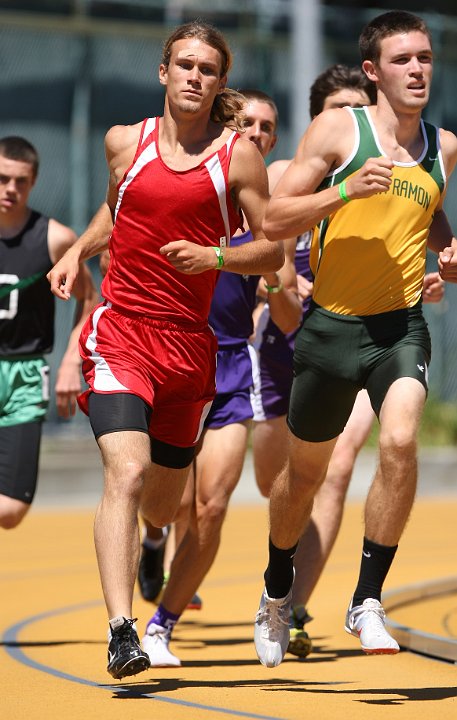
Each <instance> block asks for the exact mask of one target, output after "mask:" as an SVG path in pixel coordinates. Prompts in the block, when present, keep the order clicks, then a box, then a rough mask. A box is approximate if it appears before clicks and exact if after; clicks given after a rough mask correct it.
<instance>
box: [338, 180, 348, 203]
mask: <svg viewBox="0 0 457 720" xmlns="http://www.w3.org/2000/svg"><path fill="white" fill-rule="evenodd" d="M338 192H339V194H340V198H341V199H342V200H344V202H345V203H348V202H351V198H350V197H348V196H347V193H346V180H343V182H340V184H339V185H338Z"/></svg>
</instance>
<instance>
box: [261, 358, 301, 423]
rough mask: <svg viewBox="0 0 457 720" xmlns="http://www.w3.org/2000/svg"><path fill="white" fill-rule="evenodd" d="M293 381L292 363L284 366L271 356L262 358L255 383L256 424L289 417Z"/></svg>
mask: <svg viewBox="0 0 457 720" xmlns="http://www.w3.org/2000/svg"><path fill="white" fill-rule="evenodd" d="M292 380H293V370H292V363H291V364H290V365H289V364H284V363H281V362H277V361H276V360H273V359H272V358H271V357H269V356H265V355H261V356H260V360H259V373H258V376H257V378H256V382H255V405H254V420H255V421H256V422H262V421H263V420H271V419H272V418H276V417H281V416H282V415H287V411H288V409H289V396H290V389H291V387H292Z"/></svg>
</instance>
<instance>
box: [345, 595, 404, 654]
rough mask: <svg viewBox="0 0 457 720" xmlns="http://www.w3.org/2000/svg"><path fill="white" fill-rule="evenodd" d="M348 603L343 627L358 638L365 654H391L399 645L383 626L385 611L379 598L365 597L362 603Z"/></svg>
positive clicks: (396, 650)
mask: <svg viewBox="0 0 457 720" xmlns="http://www.w3.org/2000/svg"><path fill="white" fill-rule="evenodd" d="M351 606H352V600H351V604H350V605H349V608H348V611H347V615H346V623H345V626H344V629H345V630H346V632H348V633H349V634H350V635H354V636H355V637H358V638H359V639H360V642H361V645H362V650H363V652H365V653H367V655H393V654H395V653H397V652H399V650H400V647H399V645H398V643H397V641H396V640H394V638H393V637H392V636H391V635H389V633H388V632H387V630H386V628H385V622H386V613H385V611H384V608H383V607H382V605H381V603H380V602H379V600H374V599H373V598H367V599H366V600H364V601H363V603H362V605H356V606H355V607H351Z"/></svg>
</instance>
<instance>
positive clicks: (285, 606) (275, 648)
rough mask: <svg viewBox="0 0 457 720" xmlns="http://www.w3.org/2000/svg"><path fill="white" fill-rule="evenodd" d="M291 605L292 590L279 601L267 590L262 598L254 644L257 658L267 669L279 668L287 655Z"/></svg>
mask: <svg viewBox="0 0 457 720" xmlns="http://www.w3.org/2000/svg"><path fill="white" fill-rule="evenodd" d="M291 604H292V588H291V589H290V591H289V593H288V594H287V595H286V597H283V598H277V599H276V598H270V597H269V596H268V594H267V591H266V589H265V590H264V591H263V593H262V597H261V598H260V606H259V609H258V611H257V614H256V617H255V624H254V643H255V649H256V652H257V657H258V658H259V660H260V662H261V663H262V665H265V666H266V667H277V666H278V665H279V664H280V663H281V662H282V661H283V659H284V655H285V654H286V650H287V647H288V645H289V638H290V628H289V615H290V608H291Z"/></svg>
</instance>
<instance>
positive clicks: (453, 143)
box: [427, 129, 457, 282]
mask: <svg viewBox="0 0 457 720" xmlns="http://www.w3.org/2000/svg"><path fill="white" fill-rule="evenodd" d="M440 144H441V149H442V155H443V160H444V164H445V170H446V175H447V177H449V176H450V175H451V174H452V172H453V171H454V169H455V166H456V163H457V138H456V136H455V135H454V134H453V133H451V132H449V131H447V130H442V129H441V130H440ZM444 199H445V193H443V195H442V197H441V201H440V203H439V205H438V207H437V209H436V210H435V213H434V216H433V220H432V224H431V226H430V233H429V236H428V242H427V244H428V247H429V248H430V249H431V250H433V252H436V253H437V254H438V267H439V272H440V275H441V277H442V278H443V280H446V281H448V282H457V239H456V238H455V236H454V235H453V233H452V229H451V227H450V225H449V222H448V219H447V217H446V213H445V212H444V210H443V204H444Z"/></svg>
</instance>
